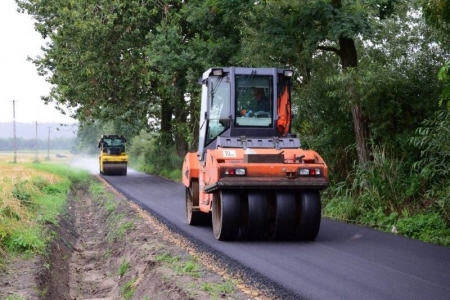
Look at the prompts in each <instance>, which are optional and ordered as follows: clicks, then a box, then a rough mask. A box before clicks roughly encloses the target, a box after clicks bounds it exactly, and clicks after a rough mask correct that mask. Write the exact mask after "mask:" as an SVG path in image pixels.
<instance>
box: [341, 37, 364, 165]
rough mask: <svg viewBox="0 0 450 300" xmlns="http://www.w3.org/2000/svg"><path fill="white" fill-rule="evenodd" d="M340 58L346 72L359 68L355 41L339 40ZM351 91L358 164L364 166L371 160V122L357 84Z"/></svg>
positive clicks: (348, 39) (352, 83) (354, 83)
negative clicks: (364, 108) (369, 143)
mask: <svg viewBox="0 0 450 300" xmlns="http://www.w3.org/2000/svg"><path fill="white" fill-rule="evenodd" d="M339 56H340V58H341V64H342V69H343V70H344V72H345V71H346V70H348V69H349V68H357V67H358V56H357V53H356V47H355V42H354V41H353V39H351V38H346V37H341V38H339ZM350 89H351V92H350V93H351V98H352V99H351V102H352V105H351V109H352V116H353V127H354V130H355V139H356V151H357V154H358V162H359V164H360V165H364V164H365V163H367V162H368V161H369V159H370V156H369V145H368V140H369V122H368V118H367V116H366V115H365V113H364V110H363V107H362V105H361V97H360V95H359V91H358V88H357V86H356V82H351V87H350Z"/></svg>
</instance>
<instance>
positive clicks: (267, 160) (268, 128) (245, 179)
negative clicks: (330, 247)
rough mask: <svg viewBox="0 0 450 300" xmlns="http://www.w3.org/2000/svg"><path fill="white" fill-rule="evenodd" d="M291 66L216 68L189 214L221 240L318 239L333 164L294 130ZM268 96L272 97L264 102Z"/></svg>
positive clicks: (194, 162)
mask: <svg viewBox="0 0 450 300" xmlns="http://www.w3.org/2000/svg"><path fill="white" fill-rule="evenodd" d="M292 76H293V72H292V70H283V69H275V68H238V67H229V68H211V69H209V70H207V71H206V72H204V73H203V77H202V79H201V84H202V99H201V112H200V128H199V142H198V150H197V152H190V153H188V154H187V155H186V157H185V159H184V163H183V169H182V181H183V184H184V185H185V186H186V199H185V201H186V218H187V222H188V224H190V225H198V224H203V223H205V222H211V220H212V227H213V232H214V236H215V238H216V239H218V240H235V239H258V240H261V239H288V240H291V239H304V240H314V239H315V238H316V236H317V234H318V232H319V228H320V221H321V203H320V202H321V201H320V190H322V189H325V188H326V187H327V186H328V167H327V165H326V163H325V162H324V160H323V159H322V157H321V156H320V155H319V154H318V153H317V152H315V151H313V150H305V149H302V147H301V143H300V140H299V138H297V137H296V136H295V135H293V134H291V133H290V124H291V78H292ZM262 101H265V103H262Z"/></svg>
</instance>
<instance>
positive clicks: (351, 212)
mask: <svg viewBox="0 0 450 300" xmlns="http://www.w3.org/2000/svg"><path fill="white" fill-rule="evenodd" d="M372 157H373V161H372V162H371V163H370V164H368V165H367V166H364V167H361V166H357V167H355V170H354V171H352V172H351V173H350V174H349V176H348V180H347V181H345V182H339V183H334V184H333V185H331V186H330V187H329V188H328V189H327V190H325V191H324V192H323V197H322V200H323V202H322V206H323V215H324V216H325V217H328V218H330V219H334V220H338V221H343V222H347V223H351V224H356V225H362V226H366V227H370V228H374V229H377V230H380V231H384V232H389V233H393V234H399V235H402V236H406V237H409V238H412V239H417V240H420V241H424V242H428V243H433V244H438V245H442V246H446V247H449V246H450V198H449V197H448V195H450V188H449V186H450V185H449V183H450V181H448V179H447V180H446V181H445V180H443V181H442V183H441V184H440V185H439V186H431V187H429V188H430V190H428V191H426V182H427V178H426V177H424V176H423V175H422V174H415V175H414V176H406V175H405V170H404V169H406V170H408V169H407V168H406V167H405V166H404V164H403V162H402V161H398V160H394V159H392V158H390V157H389V155H388V153H386V151H385V150H384V149H374V150H373V153H372ZM408 172H409V171H408ZM434 190H437V191H439V192H434ZM424 191H425V192H424Z"/></svg>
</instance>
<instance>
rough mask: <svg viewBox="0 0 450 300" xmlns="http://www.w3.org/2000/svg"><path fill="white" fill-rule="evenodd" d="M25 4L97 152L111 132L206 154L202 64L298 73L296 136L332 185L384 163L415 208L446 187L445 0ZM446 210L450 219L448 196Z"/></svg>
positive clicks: (56, 97)
mask: <svg viewBox="0 0 450 300" xmlns="http://www.w3.org/2000/svg"><path fill="white" fill-rule="evenodd" d="M16 2H17V3H18V5H19V7H20V8H21V9H22V10H23V11H26V12H27V13H29V14H30V15H32V16H33V17H34V18H35V19H36V29H37V30H38V31H39V32H40V33H41V34H42V36H43V37H44V38H47V40H48V44H47V45H46V46H45V47H44V55H43V56H42V57H36V58H34V59H32V61H33V63H34V64H35V65H36V67H37V69H38V70H39V72H40V74H41V75H43V76H47V77H48V80H49V81H50V82H51V83H52V84H53V89H52V91H51V93H50V94H49V95H47V96H45V97H43V100H44V101H46V102H54V103H56V104H58V105H60V107H68V108H69V110H70V112H69V113H71V114H73V116H74V117H75V118H77V119H78V120H80V122H81V125H82V127H83V126H84V128H85V129H84V130H83V129H81V130H80V131H79V136H80V139H81V143H84V144H85V147H90V146H92V145H93V144H95V142H96V140H97V139H98V136H99V135H100V134H103V133H122V134H125V135H126V136H128V137H129V140H132V137H136V141H139V140H140V139H141V140H142V139H144V138H146V137H147V136H148V135H147V133H148V132H151V131H155V132H157V133H158V134H157V135H156V137H155V136H153V135H152V139H155V140H154V143H155V144H156V147H154V149H164V151H166V150H167V149H171V148H173V149H174V151H175V153H176V154H177V155H178V156H179V157H183V156H184V154H185V153H186V152H187V151H189V150H190V149H195V142H196V134H197V128H198V119H199V118H198V116H199V92H200V89H199V88H200V87H199V86H198V84H197V81H198V78H200V76H201V74H202V72H203V71H204V70H206V69H207V68H209V67H213V66H230V65H239V66H254V67H259V66H266V67H269V66H270V67H280V68H292V69H294V70H295V72H296V77H295V79H296V80H295V82H294V84H293V105H292V107H293V109H294V111H295V119H294V121H293V123H292V131H293V132H295V133H297V134H298V135H299V136H300V138H301V139H302V142H303V146H304V147H306V148H308V147H310V148H314V149H316V150H317V151H318V152H319V153H320V154H321V155H322V156H324V158H325V159H326V161H327V163H328V165H329V167H330V169H331V174H332V181H333V182H334V183H337V182H341V183H342V182H343V183H344V185H345V186H346V188H347V189H353V191H354V193H352V196H354V197H359V196H360V195H361V194H362V193H364V192H365V189H366V188H367V187H368V186H370V184H371V183H370V180H367V178H366V179H364V178H365V176H367V174H369V173H370V174H374V173H373V172H372V171H373V170H372V171H370V168H371V167H373V166H374V165H375V164H374V162H377V161H379V159H380V157H382V158H384V160H385V161H387V162H389V163H388V164H386V165H389V166H390V167H389V168H387V171H386V175H388V174H389V170H390V171H391V172H393V170H394V169H395V173H396V174H398V175H397V176H398V178H399V181H401V182H402V183H401V185H402V188H401V189H397V190H395V189H394V191H396V192H398V191H402V192H403V200H404V201H405V202H404V203H416V204H417V199H419V198H424V197H429V195H432V194H433V193H432V192H431V193H430V192H429V191H433V190H434V191H436V190H439V189H441V188H442V187H443V186H445V182H446V181H445V176H443V175H444V174H443V173H442V170H445V169H447V170H448V169H450V168H448V166H449V158H450V153H449V151H448V149H449V148H448V147H447V146H448V143H449V142H448V141H447V140H448V138H447V137H448V128H449V122H448V118H449V117H448V112H447V107H446V105H445V104H448V103H450V101H449V99H450V87H449V78H450V72H449V70H450V64H449V62H448V59H449V57H450V35H449V34H448V33H449V31H450V4H449V3H448V1H446V0H435V1H427V0H408V1H407V0H303V1H290V0H259V1H249V0H184V1H179V0H178V1H175V0H149V1H142V0H98V1H85V0H71V1H67V0H16ZM186 95H188V96H189V97H186ZM186 99H188V100H186ZM449 107H450V106H449ZM108 130H109V131H108ZM141 130H145V131H146V132H147V133H145V132H144V133H143V135H142V138H139V136H140V135H139V134H140V132H141ZM106 131H108V132H106ZM364 168H369V169H364ZM371 172H372V173H371ZM372 179H373V178H372ZM380 184H381V185H383V183H382V182H381V183H380ZM340 186H341V185H335V187H340ZM339 190H341V189H339ZM441 190H442V189H441ZM378 194H380V193H378ZM358 195H359V196H358ZM383 197H384V196H383ZM386 197H389V196H386ZM385 203H388V202H387V201H385ZM403 205H404V204H403ZM400 207H401V205H387V204H386V205H385V206H384V207H383V209H384V210H385V211H387V212H388V213H389V211H393V210H399V209H400ZM440 207H441V208H443V209H442V211H444V212H445V213H448V212H449V211H450V201H448V202H446V203H444V205H441V206H440ZM445 213H444V214H445ZM447 220H450V219H449V218H448V217H447Z"/></svg>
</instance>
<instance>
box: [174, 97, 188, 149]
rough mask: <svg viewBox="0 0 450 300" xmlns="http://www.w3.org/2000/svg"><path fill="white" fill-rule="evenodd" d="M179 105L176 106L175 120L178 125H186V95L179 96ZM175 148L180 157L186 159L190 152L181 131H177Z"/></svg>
mask: <svg viewBox="0 0 450 300" xmlns="http://www.w3.org/2000/svg"><path fill="white" fill-rule="evenodd" d="M178 98H179V99H178V102H179V103H178V105H175V111H174V113H175V119H176V120H177V123H178V124H186V120H187V112H186V108H185V99H184V94H182V93H181V95H179V96H178ZM174 136H175V148H176V150H177V155H178V156H179V157H184V156H185V155H186V153H187V152H188V144H187V142H186V137H185V136H184V134H182V133H180V130H175V134H174Z"/></svg>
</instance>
